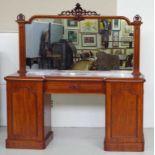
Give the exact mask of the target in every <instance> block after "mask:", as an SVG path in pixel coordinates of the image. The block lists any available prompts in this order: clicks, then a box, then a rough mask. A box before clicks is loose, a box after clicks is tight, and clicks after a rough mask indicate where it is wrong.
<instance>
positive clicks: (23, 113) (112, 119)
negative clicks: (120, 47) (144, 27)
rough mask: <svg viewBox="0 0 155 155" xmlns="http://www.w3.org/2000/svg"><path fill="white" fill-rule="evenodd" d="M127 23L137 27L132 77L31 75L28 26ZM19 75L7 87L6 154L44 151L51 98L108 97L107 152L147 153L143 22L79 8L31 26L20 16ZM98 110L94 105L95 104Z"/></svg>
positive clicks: (39, 72) (54, 72)
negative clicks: (141, 62)
mask: <svg viewBox="0 0 155 155" xmlns="http://www.w3.org/2000/svg"><path fill="white" fill-rule="evenodd" d="M49 18H54V19H60V18H62V19H72V20H75V21H82V20H85V19H124V20H125V21H126V22H127V23H128V24H129V25H132V26H133V27H134V61H133V70H132V71H114V70H111V71H71V70H70V71H66V70H65V71H64V70H61V71H60V70H36V71H35V70H27V71H26V48H25V47H26V44H25V25H26V24H31V23H32V21H33V20H35V19H49ZM17 22H18V24H19V70H18V72H17V73H16V74H12V75H9V76H7V77H5V80H6V81H7V125H8V126H7V139H6V147H7V148H23V149H44V148H45V147H46V146H47V145H48V143H49V142H50V141H51V140H52V138H53V131H52V128H51V96H50V94H57V93H59V94H61V93H62V94H63V93H65V94H66V93H69V94H77V93H79V94H105V96H106V102H105V107H106V108H105V115H106V116H105V118H106V120H105V122H106V123H105V140H104V150H106V151H144V136H143V94H144V89H143V85H144V81H145V79H144V77H143V75H142V74H141V73H140V70H139V58H140V57H139V53H140V25H141V24H142V22H141V17H140V16H139V15H136V16H135V17H134V20H133V22H130V20H129V19H128V18H126V17H124V16H100V15H98V14H97V13H96V12H94V11H86V10H83V9H82V8H81V6H80V4H77V5H76V7H75V8H74V9H73V10H71V11H63V12H62V13H61V14H59V15H58V16H53V15H52V16H51V15H36V16H32V17H31V18H30V19H29V20H28V21H26V20H25V16H24V15H23V14H20V15H18V17H17ZM94 104H95V103H94Z"/></svg>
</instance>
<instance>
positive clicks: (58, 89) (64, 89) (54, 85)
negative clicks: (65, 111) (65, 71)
mask: <svg viewBox="0 0 155 155" xmlns="http://www.w3.org/2000/svg"><path fill="white" fill-rule="evenodd" d="M44 91H45V92H46V93H95V94H98V93H105V84H104V82H102V81H95V82H94V81H85V82H84V81H47V82H45V85H44Z"/></svg>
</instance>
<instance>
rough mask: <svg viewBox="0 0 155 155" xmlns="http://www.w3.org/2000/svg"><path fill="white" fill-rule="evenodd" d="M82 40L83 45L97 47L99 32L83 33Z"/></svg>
mask: <svg viewBox="0 0 155 155" xmlns="http://www.w3.org/2000/svg"><path fill="white" fill-rule="evenodd" d="M81 42H82V46H83V47H96V46H97V34H82V35H81Z"/></svg>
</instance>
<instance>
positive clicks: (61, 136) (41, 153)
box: [0, 127, 154, 155]
mask: <svg viewBox="0 0 155 155" xmlns="http://www.w3.org/2000/svg"><path fill="white" fill-rule="evenodd" d="M53 130H54V140H53V141H52V142H51V143H50V144H49V145H48V147H47V148H46V149H45V150H24V149H23V150H22V149H6V148H5V139H6V128H5V127H1V128H0V155H154V140H153V138H154V131H153V129H145V130H144V135H145V152H142V153H136V152H105V151H104V150H103V149H102V148H103V139H104V128H54V129H53Z"/></svg>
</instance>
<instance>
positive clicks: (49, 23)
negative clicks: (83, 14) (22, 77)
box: [25, 18, 134, 71]
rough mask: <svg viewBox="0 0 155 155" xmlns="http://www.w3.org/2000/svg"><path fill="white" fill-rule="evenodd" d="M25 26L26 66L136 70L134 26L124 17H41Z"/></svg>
mask: <svg viewBox="0 0 155 155" xmlns="http://www.w3.org/2000/svg"><path fill="white" fill-rule="evenodd" d="M25 28H26V31H25V35H26V68H27V69H28V68H29V69H50V70H86V71H94V70H97V71H104V70H133V55H134V27H133V26H132V25H128V23H127V22H126V20H124V19H85V20H82V21H76V20H72V19H64V18H49V19H47V18H46V19H42V18H40V19H39V18H38V19H35V20H33V21H32V23H31V24H26V27H25Z"/></svg>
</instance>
